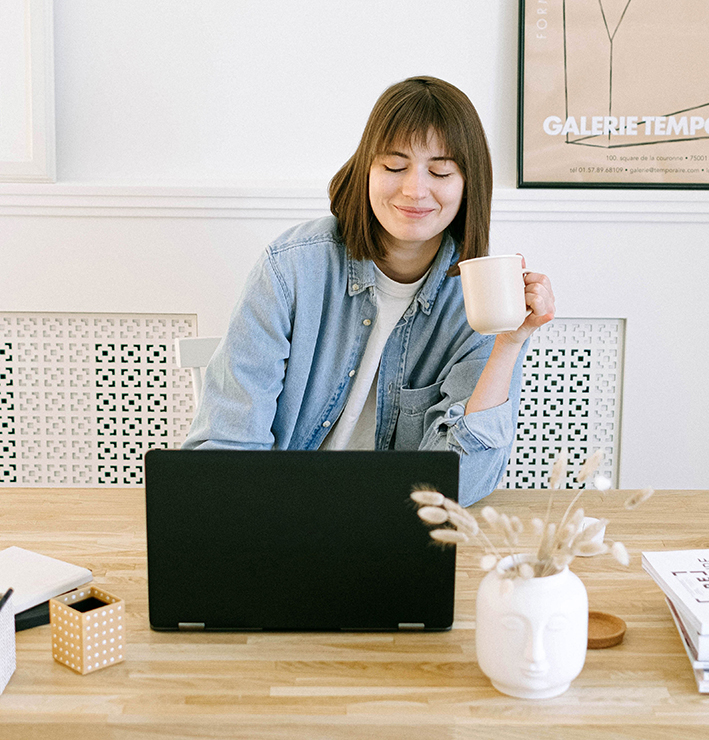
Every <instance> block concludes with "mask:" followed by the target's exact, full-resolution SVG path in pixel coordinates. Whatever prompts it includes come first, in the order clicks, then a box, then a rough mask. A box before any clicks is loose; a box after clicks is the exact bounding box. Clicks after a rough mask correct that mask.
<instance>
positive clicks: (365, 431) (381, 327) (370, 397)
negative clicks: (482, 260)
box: [320, 265, 428, 450]
mask: <svg viewBox="0 0 709 740" xmlns="http://www.w3.org/2000/svg"><path fill="white" fill-rule="evenodd" d="M374 275H375V280H376V282H375V286H376V291H375V295H376V300H377V318H376V319H375V320H374V322H373V323H372V329H371V332H372V333H371V334H370V336H369V340H368V341H367V347H366V349H365V351H364V355H363V356H362V362H361V364H360V366H359V368H358V369H357V372H356V374H355V378H354V381H353V383H352V389H351V390H350V395H349V398H348V399H347V403H346V404H345V408H344V409H342V413H341V414H340V418H339V419H338V420H337V422H336V424H335V425H334V427H333V428H332V431H331V432H330V434H328V435H327V437H325V441H324V442H323V444H322V446H321V448H320V449H323V450H373V449H374V442H375V434H376V427H377V379H378V377H379V361H380V360H381V357H382V351H383V350H384V345H385V344H386V342H387V339H389V335H390V334H391V332H392V331H393V329H394V327H395V326H396V325H397V323H398V322H399V319H400V318H401V317H402V316H403V314H404V312H405V311H406V309H407V308H408V307H409V306H410V305H411V301H412V300H413V298H414V296H415V295H416V293H418V291H419V288H420V287H421V286H422V285H423V284H424V282H425V280H426V278H427V277H428V272H427V273H426V274H425V275H424V276H423V277H422V278H421V279H420V280H417V281H416V282H415V283H397V282H396V281H394V280H392V279H391V278H388V277H387V276H386V275H385V274H384V273H383V272H382V271H381V270H380V269H379V268H378V267H377V266H376V265H375V266H374Z"/></svg>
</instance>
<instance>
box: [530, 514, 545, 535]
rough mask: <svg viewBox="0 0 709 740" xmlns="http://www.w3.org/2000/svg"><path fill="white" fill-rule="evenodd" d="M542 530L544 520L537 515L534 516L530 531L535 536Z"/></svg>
mask: <svg viewBox="0 0 709 740" xmlns="http://www.w3.org/2000/svg"><path fill="white" fill-rule="evenodd" d="M543 531H544V522H543V521H542V520H541V519H540V518H539V517H536V516H535V517H534V519H532V532H534V534H536V535H537V536H539V535H541V533H542V532H543Z"/></svg>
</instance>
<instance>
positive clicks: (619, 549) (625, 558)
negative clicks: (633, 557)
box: [611, 542, 630, 565]
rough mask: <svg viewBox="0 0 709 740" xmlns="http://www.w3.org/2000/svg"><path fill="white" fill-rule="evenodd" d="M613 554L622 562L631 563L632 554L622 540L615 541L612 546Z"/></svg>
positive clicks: (623, 563)
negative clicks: (629, 553)
mask: <svg viewBox="0 0 709 740" xmlns="http://www.w3.org/2000/svg"><path fill="white" fill-rule="evenodd" d="M611 555H612V556H613V557H614V558H615V559H616V560H617V561H618V562H619V563H620V564H621V565H630V555H628V551H627V550H626V549H625V545H624V544H623V543H622V542H614V543H613V545H612V546H611Z"/></svg>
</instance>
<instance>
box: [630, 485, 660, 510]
mask: <svg viewBox="0 0 709 740" xmlns="http://www.w3.org/2000/svg"><path fill="white" fill-rule="evenodd" d="M653 493H655V489H654V488H643V490H642V491H637V492H636V493H634V494H632V496H628V498H627V499H626V500H625V504H624V506H625V508H626V509H629V510H631V509H636V508H637V507H638V506H640V504H642V503H643V502H644V501H647V500H648V499H649V498H650V496H652V494H653Z"/></svg>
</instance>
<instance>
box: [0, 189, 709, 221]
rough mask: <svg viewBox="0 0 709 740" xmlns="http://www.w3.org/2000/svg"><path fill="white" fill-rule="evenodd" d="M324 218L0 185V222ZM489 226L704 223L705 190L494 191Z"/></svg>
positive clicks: (276, 209)
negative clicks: (31, 219)
mask: <svg viewBox="0 0 709 740" xmlns="http://www.w3.org/2000/svg"><path fill="white" fill-rule="evenodd" d="M328 212H329V204H328V199H327V196H326V188H325V187H324V186H323V187H316V186H302V187H286V186H274V187H264V186H261V185H254V186H249V185H241V186H233V187H214V186H125V185H94V184H64V183H62V184H29V183H12V184H10V183H2V184H0V216H61V217H117V218H237V219H286V220H294V219H296V220H297V219H307V218H317V217H318V216H322V215H324V214H326V213H328ZM492 217H493V221H576V222H579V221H598V222H602V221H611V222H617V221H641V222H669V223H674V222H681V223H687V222H693V223H706V222H709V191H707V190H702V191H699V190H685V191H677V190H547V189H539V190H536V189H534V190H532V189H530V190H517V189H514V188H498V189H496V190H495V193H494V196H493V209H492Z"/></svg>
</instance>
